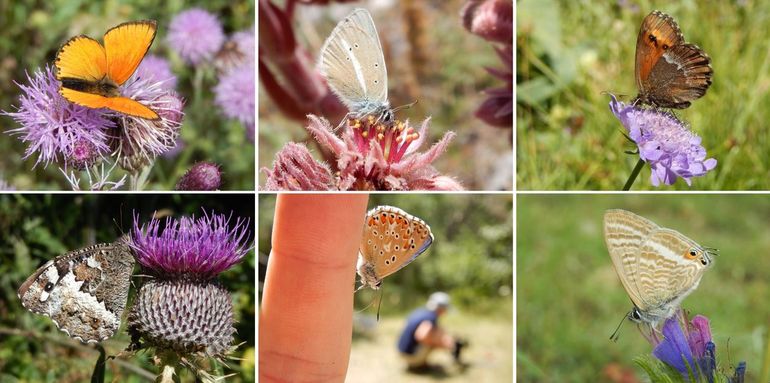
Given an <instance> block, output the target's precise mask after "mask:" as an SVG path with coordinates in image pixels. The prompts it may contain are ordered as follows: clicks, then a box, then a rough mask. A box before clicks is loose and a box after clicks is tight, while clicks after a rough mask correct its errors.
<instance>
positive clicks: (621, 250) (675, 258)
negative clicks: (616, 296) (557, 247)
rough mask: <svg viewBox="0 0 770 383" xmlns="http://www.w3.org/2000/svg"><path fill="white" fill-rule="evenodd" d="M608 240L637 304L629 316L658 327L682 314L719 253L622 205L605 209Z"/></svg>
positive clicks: (624, 286) (616, 265) (625, 285)
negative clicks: (687, 299)
mask: <svg viewBox="0 0 770 383" xmlns="http://www.w3.org/2000/svg"><path fill="white" fill-rule="evenodd" d="M604 240H605V242H606V243H607V249H608V250H609V253H610V258H612V264H613V266H615V271H616V272H617V274H618V277H619V278H620V282H621V283H622V284H623V288H625V290H626V293H628V296H629V297H630V298H631V301H632V302H633V304H634V308H633V309H632V310H631V311H630V312H629V313H628V315H627V317H628V318H629V319H631V320H632V321H634V322H636V323H646V324H649V325H650V326H651V327H652V328H655V327H657V325H658V324H659V323H660V322H662V321H664V320H666V319H668V318H670V317H671V316H673V315H674V314H675V313H676V311H677V310H678V308H679V305H680V303H681V302H682V300H684V298H685V297H687V295H689V294H690V293H692V292H693V291H694V290H695V289H696V288H697V287H698V284H699V283H700V280H701V278H702V277H703V273H704V272H705V271H706V270H707V269H708V268H709V267H710V266H711V264H712V261H713V256H714V255H715V254H716V249H712V248H708V247H703V246H701V245H699V244H697V243H696V242H695V241H693V240H691V239H689V238H687V237H685V236H684V235H682V234H681V233H679V232H678V231H676V230H672V229H667V228H663V227H659V226H658V225H656V224H655V223H653V222H652V221H650V220H648V219H646V218H643V217H640V216H638V215H636V214H634V213H631V212H629V211H625V210H619V209H612V210H607V212H605V213H604ZM616 334H617V330H616V332H615V334H613V336H612V337H611V338H614V337H615V335H616Z"/></svg>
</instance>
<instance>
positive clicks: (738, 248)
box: [516, 194, 770, 382]
mask: <svg viewBox="0 0 770 383" xmlns="http://www.w3.org/2000/svg"><path fill="white" fill-rule="evenodd" d="M517 202H518V204H517V206H518V212H517V221H516V222H517V245H516V247H517V250H518V251H517V261H516V270H517V275H518V282H517V291H516V294H517V298H516V301H517V308H516V309H517V310H516V312H517V318H516V323H517V374H518V381H519V382H593V381H610V380H609V378H608V377H607V375H605V372H606V371H610V370H614V371H617V370H618V369H621V368H622V369H628V370H630V371H632V372H634V371H635V373H636V375H637V376H638V377H642V376H644V374H642V373H641V370H639V369H637V368H635V367H633V366H634V363H633V360H634V358H636V357H638V356H641V355H649V354H650V353H651V352H652V346H651V345H650V344H649V343H647V341H646V340H644V338H643V337H641V336H640V335H639V334H638V331H637V330H636V328H635V326H634V325H633V324H632V323H630V322H628V323H625V324H624V326H623V328H621V331H620V340H619V341H618V342H617V343H613V342H612V341H610V340H609V336H610V334H611V333H612V331H613V330H614V329H615V327H616V326H617V325H618V322H619V321H620V320H621V319H622V318H623V315H625V314H626V313H627V312H628V311H629V310H630V309H631V308H632V304H631V301H630V299H629V298H628V296H627V295H626V293H625V291H624V290H623V287H622V286H621V284H620V280H619V279H618V277H617V275H616V273H615V270H614V268H613V266H612V262H611V260H610V257H609V255H608V253H607V248H606V246H605V244H604V234H603V228H602V220H603V215H604V211H605V210H607V209H610V208H621V209H626V210H629V211H632V212H634V213H637V214H639V215H641V216H644V217H646V218H649V219H651V220H652V221H653V222H655V223H657V224H658V225H660V226H663V227H669V228H672V229H675V230H677V231H679V232H681V233H682V234H684V235H686V236H688V237H690V238H692V239H693V240H695V241H696V242H698V243H700V244H701V245H703V246H709V247H715V248H718V249H719V255H718V256H717V258H716V261H715V263H714V266H713V267H712V268H711V269H710V270H709V271H708V272H707V273H706V274H705V275H704V277H703V279H702V281H701V283H700V285H699V287H698V289H697V290H696V291H695V292H693V293H692V294H691V295H690V296H688V297H687V298H686V299H685V300H684V303H683V305H682V307H683V308H685V309H687V310H689V311H690V312H691V313H692V315H695V314H701V315H705V316H706V317H708V318H709V319H710V321H711V330H712V332H713V337H714V343H715V344H716V355H717V361H718V363H719V365H720V368H721V369H722V371H724V372H726V373H729V374H730V375H731V374H732V369H733V368H734V367H735V365H737V363H738V361H741V360H745V361H746V362H747V365H748V373H747V375H746V381H747V382H766V381H768V379H770V377H769V376H768V372H770V370H769V369H770V362H768V360H767V358H768V357H769V355H768V354H767V352H766V351H765V350H766V347H767V344H768V342H770V333H769V332H768V321H767V320H768V318H770V304H768V299H767V297H768V296H770V285H768V283H767V276H768V275H770V262H768V260H767V255H768V254H770V236H768V232H770V222H768V219H767V217H769V216H770V196H767V195H693V194H689V195H672V194H666V195H627V196H624V195H547V196H546V195H520V196H519V197H518V200H517ZM763 358H765V359H764V360H763Z"/></svg>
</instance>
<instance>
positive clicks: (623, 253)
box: [604, 209, 658, 309]
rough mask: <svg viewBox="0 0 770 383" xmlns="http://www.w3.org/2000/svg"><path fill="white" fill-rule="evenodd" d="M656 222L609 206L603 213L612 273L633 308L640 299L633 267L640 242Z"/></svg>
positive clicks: (655, 226) (654, 226) (641, 301)
mask: <svg viewBox="0 0 770 383" xmlns="http://www.w3.org/2000/svg"><path fill="white" fill-rule="evenodd" d="M657 228H658V225H656V224H655V223H653V222H652V221H650V220H648V219H646V218H644V217H641V216H639V215H636V214H634V213H631V212H629V211H626V210H620V209H611V210H607V211H606V212H605V213H604V241H605V243H606V244H607V250H608V251H609V253H610V258H611V259H612V264H613V266H614V267H615V272H616V273H617V274H618V277H619V278H620V282H621V283H622V284H623V288H624V289H625V290H626V293H627V294H628V296H629V297H630V298H631V301H632V302H633V303H634V305H636V307H639V308H642V309H643V306H644V302H643V300H642V298H641V297H640V295H639V288H638V284H637V281H636V271H635V269H636V266H637V264H638V255H639V249H640V247H641V245H642V242H643V241H644V240H645V238H647V237H648V236H649V235H650V233H652V231H653V230H655V229H657Z"/></svg>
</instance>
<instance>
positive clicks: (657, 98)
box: [635, 11, 714, 109]
mask: <svg viewBox="0 0 770 383" xmlns="http://www.w3.org/2000/svg"><path fill="white" fill-rule="evenodd" d="M713 74H714V70H713V69H712V68H711V59H710V58H709V56H708V55H706V53H705V52H703V50H701V49H700V48H699V47H698V46H697V45H694V44H689V43H686V42H685V41H684V36H683V35H682V31H681V30H680V29H679V25H677V24H676V21H674V19H673V18H672V17H671V16H669V15H667V14H665V13H663V12H660V11H653V12H652V13H650V14H649V15H647V17H645V18H644V21H642V27H641V28H640V29H639V36H638V37H637V39H636V70H635V75H636V86H637V87H638V88H639V95H638V96H636V100H635V101H637V102H642V103H644V104H648V105H653V106H657V107H662V108H677V109H684V108H687V107H689V106H690V101H693V100H696V99H698V98H701V97H703V95H704V94H706V90H707V89H708V88H709V86H711V77H712V76H713Z"/></svg>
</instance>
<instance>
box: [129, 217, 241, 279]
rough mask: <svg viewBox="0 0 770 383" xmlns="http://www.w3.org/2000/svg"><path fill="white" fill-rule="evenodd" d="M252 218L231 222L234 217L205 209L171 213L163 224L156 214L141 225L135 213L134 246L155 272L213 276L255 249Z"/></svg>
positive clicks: (168, 275) (172, 275) (171, 275)
mask: <svg viewBox="0 0 770 383" xmlns="http://www.w3.org/2000/svg"><path fill="white" fill-rule="evenodd" d="M249 222H250V221H249V219H242V218H237V219H236V220H235V222H234V224H232V225H231V217H226V216H225V215H224V214H214V213H213V212H212V213H211V214H210V215H209V214H206V213H205V211H204V216H203V217H200V218H197V219H196V218H195V216H193V217H182V218H179V219H174V218H170V217H169V218H166V220H165V221H164V223H163V225H161V222H160V220H158V219H156V218H153V219H152V220H150V222H149V223H147V224H144V225H141V226H140V225H139V217H138V215H136V214H135V215H134V227H133V230H132V233H131V235H132V241H131V242H130V246H131V248H132V249H133V250H134V254H136V260H137V262H139V264H141V265H142V267H143V270H144V271H145V272H147V273H149V274H151V275H153V276H156V277H162V278H163V279H175V278H186V279H196V280H210V279H212V278H215V277H216V276H217V275H218V274H219V273H221V272H223V271H225V270H227V269H228V268H230V267H231V266H233V265H234V264H236V263H238V262H239V261H240V260H241V258H243V256H244V255H245V254H246V253H248V252H249V251H250V250H251V248H252V246H251V245H249V239H250V236H251V228H250V225H249ZM161 226H163V228H162V229H161Z"/></svg>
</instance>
